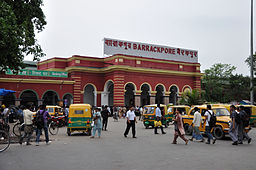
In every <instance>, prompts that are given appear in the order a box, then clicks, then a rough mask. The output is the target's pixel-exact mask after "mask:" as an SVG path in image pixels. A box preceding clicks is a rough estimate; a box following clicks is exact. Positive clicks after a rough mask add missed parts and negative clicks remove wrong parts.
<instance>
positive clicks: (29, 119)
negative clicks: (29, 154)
mask: <svg viewBox="0 0 256 170" xmlns="http://www.w3.org/2000/svg"><path fill="white" fill-rule="evenodd" d="M20 109H22V110H23V117H24V124H25V127H24V132H25V133H24V134H23V135H22V136H21V138H20V140H19V143H20V144H21V145H22V142H23V139H24V138H26V137H27V144H26V145H31V143H30V139H31V136H32V134H33V112H31V111H30V110H29V109H31V105H29V104H27V105H26V107H24V106H21V107H20Z"/></svg>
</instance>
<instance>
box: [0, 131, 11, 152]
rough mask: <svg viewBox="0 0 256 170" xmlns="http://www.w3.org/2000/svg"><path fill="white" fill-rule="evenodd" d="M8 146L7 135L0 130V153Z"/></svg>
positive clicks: (8, 138) (8, 139)
mask: <svg viewBox="0 0 256 170" xmlns="http://www.w3.org/2000/svg"><path fill="white" fill-rule="evenodd" d="M9 145H10V136H9V133H8V132H6V131H3V130H0V152H3V151H5V150H6V149H7V148H8V147H9Z"/></svg>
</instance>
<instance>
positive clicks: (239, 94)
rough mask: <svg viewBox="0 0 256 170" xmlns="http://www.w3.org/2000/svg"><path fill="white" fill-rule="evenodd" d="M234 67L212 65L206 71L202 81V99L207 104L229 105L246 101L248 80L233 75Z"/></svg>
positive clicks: (248, 90) (247, 78) (247, 97)
mask: <svg viewBox="0 0 256 170" xmlns="http://www.w3.org/2000/svg"><path fill="white" fill-rule="evenodd" d="M235 70H236V67H234V66H231V65H230V64H220V63H218V64H214V65H212V67H210V68H209V69H206V70H205V71H204V72H205V74H204V76H203V79H202V90H203V91H204V95H203V98H204V99H205V100H206V101H208V102H220V103H229V102H231V101H238V102H239V101H241V100H245V99H246V100H248V99H249V97H250V95H249V93H250V89H249V87H250V78H249V77H248V76H247V77H245V76H243V75H238V74H235V75H234V74H233V72H234V71H235Z"/></svg>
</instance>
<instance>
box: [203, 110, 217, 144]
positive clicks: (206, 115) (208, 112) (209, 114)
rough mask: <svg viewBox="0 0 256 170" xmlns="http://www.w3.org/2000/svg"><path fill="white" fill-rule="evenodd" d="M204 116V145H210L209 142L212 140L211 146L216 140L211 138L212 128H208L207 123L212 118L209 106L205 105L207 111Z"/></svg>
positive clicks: (208, 124)
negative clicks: (205, 137)
mask: <svg viewBox="0 0 256 170" xmlns="http://www.w3.org/2000/svg"><path fill="white" fill-rule="evenodd" d="M204 116H205V119H204V123H203V124H202V127H203V126H204V124H205V134H206V135H207V137H208V140H207V142H206V144H210V143H211V140H213V142H212V144H215V142H216V138H213V136H212V134H211V130H212V127H211V126H210V123H209V122H210V120H211V116H213V111H212V106H211V105H207V110H206V112H205V114H204Z"/></svg>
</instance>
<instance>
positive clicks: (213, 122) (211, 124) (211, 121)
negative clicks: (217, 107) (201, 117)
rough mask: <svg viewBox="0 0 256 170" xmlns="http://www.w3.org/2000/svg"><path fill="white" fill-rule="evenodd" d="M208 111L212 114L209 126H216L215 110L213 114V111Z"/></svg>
mask: <svg viewBox="0 0 256 170" xmlns="http://www.w3.org/2000/svg"><path fill="white" fill-rule="evenodd" d="M208 113H209V114H210V115H211V117H210V121H209V122H208V123H209V126H210V127H215V125H216V121H217V118H216V115H215V114H214V112H213V113H212V114H211V113H210V112H209V111H208Z"/></svg>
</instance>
